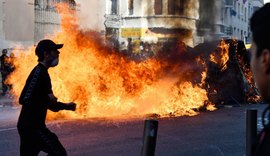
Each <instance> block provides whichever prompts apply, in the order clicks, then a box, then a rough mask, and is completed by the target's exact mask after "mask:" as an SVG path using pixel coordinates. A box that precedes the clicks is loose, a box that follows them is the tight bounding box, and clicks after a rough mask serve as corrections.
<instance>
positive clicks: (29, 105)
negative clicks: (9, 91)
mask: <svg viewBox="0 0 270 156" xmlns="http://www.w3.org/2000/svg"><path fill="white" fill-rule="evenodd" d="M51 93H53V92H52V85H51V79H50V76H49V73H48V69H47V68H46V67H45V66H44V65H42V64H40V63H39V64H38V65H37V66H36V67H35V68H34V69H33V70H32V72H31V73H30V75H29V77H28V78H27V80H26V84H25V86H24V88H23V90H22V93H21V95H20V98H19V103H20V104H21V105H22V109H21V113H20V116H19V120H18V125H17V126H18V129H20V128H34V129H36V128H46V125H45V120H46V115H47V109H50V110H52V111H54V112H57V111H59V110H62V109H65V104H63V103H61V102H57V103H54V104H52V103H51V102H50V98H49V96H48V94H51Z"/></svg>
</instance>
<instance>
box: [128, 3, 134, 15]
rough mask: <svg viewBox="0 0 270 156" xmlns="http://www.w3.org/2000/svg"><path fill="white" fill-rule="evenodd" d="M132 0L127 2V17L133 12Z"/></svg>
mask: <svg viewBox="0 0 270 156" xmlns="http://www.w3.org/2000/svg"><path fill="white" fill-rule="evenodd" d="M133 3H134V2H133V0H128V12H129V15H133V13H134V12H133V10H134V4H133Z"/></svg>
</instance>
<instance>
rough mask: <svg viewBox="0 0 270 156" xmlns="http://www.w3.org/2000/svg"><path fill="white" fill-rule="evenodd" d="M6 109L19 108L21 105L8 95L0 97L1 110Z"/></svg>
mask: <svg viewBox="0 0 270 156" xmlns="http://www.w3.org/2000/svg"><path fill="white" fill-rule="evenodd" d="M4 107H11V108H18V107H19V105H18V104H17V103H16V100H15V99H14V97H12V96H10V95H8V94H6V95H4V96H3V95H0V109H1V108H4Z"/></svg>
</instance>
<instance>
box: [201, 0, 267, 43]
mask: <svg viewBox="0 0 270 156" xmlns="http://www.w3.org/2000/svg"><path fill="white" fill-rule="evenodd" d="M200 3H201V5H200V6H201V8H200V20H199V22H198V23H199V24H198V34H199V35H201V36H204V38H205V39H206V40H213V39H221V38H234V39H239V40H242V41H244V42H245V43H249V42H250V38H251V34H250V28H249V19H250V17H251V16H252V14H253V12H254V11H255V10H256V9H258V8H259V7H261V6H263V0H210V1H207V2H206V1H205V0H200ZM209 4H212V6H210V8H211V9H209V7H207V5H208V6H209ZM211 19H214V20H212V21H211Z"/></svg>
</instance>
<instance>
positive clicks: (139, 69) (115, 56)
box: [8, 5, 242, 118]
mask: <svg viewBox="0 0 270 156" xmlns="http://www.w3.org/2000/svg"><path fill="white" fill-rule="evenodd" d="M58 9H59V12H60V14H61V16H62V22H61V27H62V29H61V32H59V33H57V34H56V35H55V36H52V37H50V38H53V40H54V41H55V42H57V43H64V47H63V48H62V51H61V53H60V63H59V65H58V67H57V68H58V70H57V71H56V70H53V69H52V70H50V71H49V72H50V75H51V79H52V83H53V86H54V88H53V91H54V94H55V95H56V96H57V95H59V97H62V98H63V99H59V100H60V101H63V102H65V101H74V102H76V103H77V104H78V105H79V106H78V109H77V111H76V112H75V113H72V112H62V114H61V115H60V116H53V115H52V114H51V115H50V117H51V118H59V117H66V116H68V117H74V118H81V117H115V116H127V117H128V116H138V115H139V116H144V115H146V114H159V115H160V116H161V117H165V116H183V115H196V114H197V113H198V110H200V109H202V108H203V109H207V110H214V109H215V107H214V104H216V105H219V104H220V103H221V101H222V100H216V98H214V96H213V94H214V93H215V96H216V95H219V94H220V92H222V93H223V90H219V89H222V88H224V87H225V86H217V87H216V85H220V84H222V83H227V85H229V83H228V81H229V80H230V81H229V82H230V84H231V83H233V82H232V81H231V80H234V79H235V77H230V79H227V81H226V82H222V81H220V80H221V79H219V78H218V77H217V76H219V75H218V74H215V73H214V72H219V74H221V75H220V76H222V74H223V73H228V74H229V73H230V72H232V71H233V70H234V69H236V67H234V68H233V69H232V71H229V70H231V67H230V64H229V62H231V61H235V60H233V59H232V58H231V56H230V53H229V54H228V48H230V47H231V46H230V47H228V44H227V43H222V44H221V47H219V48H218V49H219V50H221V53H219V52H218V51H216V52H215V53H210V52H212V51H204V52H201V51H199V49H203V48H200V46H198V47H195V48H190V47H188V46H186V45H185V44H184V43H183V42H180V41H179V42H177V44H176V45H175V46H170V50H168V51H166V46H163V48H161V51H160V52H159V53H157V54H155V56H154V57H151V58H149V59H145V60H141V61H138V62H136V61H133V60H132V59H129V58H127V57H126V56H125V55H123V54H121V53H119V52H117V51H114V50H113V48H112V47H110V46H109V45H108V44H107V43H106V41H105V39H104V38H103V37H102V36H101V35H99V34H98V33H97V32H95V31H82V30H80V29H79V26H78V25H77V19H76V17H75V16H74V12H73V11H72V10H68V9H67V7H65V6H64V5H61V6H58ZM163 50H164V51H163ZM197 50H198V51H197ZM196 51H197V52H196ZM229 51H230V50H229ZM207 52H208V53H207ZM225 53H227V54H226V55H229V58H225V59H224V58H223V55H225ZM210 55H211V56H210ZM212 55H213V56H212ZM234 56H236V55H235V54H234ZM210 58H211V59H210ZM36 61H37V58H36V56H35V55H34V47H31V48H30V49H29V50H28V51H24V52H23V53H22V54H21V56H20V57H18V58H17V59H16V60H15V63H14V64H15V66H16V70H15V71H14V72H13V73H12V75H11V76H10V77H9V80H8V81H9V83H11V84H13V90H12V93H13V94H14V95H16V96H18V95H19V94H20V92H21V90H22V87H23V85H24V83H25V80H26V77H27V76H28V74H29V72H30V69H32V67H33V66H34V65H36V63H37V62H36ZM238 67H239V66H238ZM238 71H240V70H238ZM223 76H224V75H223ZM223 76H222V77H223ZM216 78H217V79H216ZM216 81H218V82H216ZM227 85H226V86H227ZM232 86H233V85H232ZM239 90H241V89H239ZM224 93H225V94H221V95H222V96H223V95H227V93H229V91H224ZM60 95H61V96H60ZM222 96H221V97H222ZM228 96H232V95H228ZM239 96H241V97H242V95H239ZM232 97H233V98H235V99H236V100H235V101H238V102H242V101H241V100H239V99H237V98H236V97H238V96H232ZM225 99H232V98H227V97H226V98H225Z"/></svg>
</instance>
